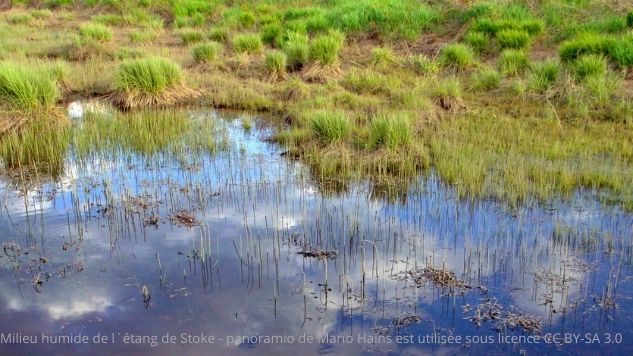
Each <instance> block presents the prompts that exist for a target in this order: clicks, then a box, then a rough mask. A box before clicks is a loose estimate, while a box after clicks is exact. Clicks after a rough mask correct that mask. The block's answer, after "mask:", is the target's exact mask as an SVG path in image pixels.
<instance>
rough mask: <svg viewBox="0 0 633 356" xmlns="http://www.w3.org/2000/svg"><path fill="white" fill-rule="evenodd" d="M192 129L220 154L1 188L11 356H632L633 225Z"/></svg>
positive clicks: (124, 156) (1, 308) (1, 292)
mask: <svg viewBox="0 0 633 356" xmlns="http://www.w3.org/2000/svg"><path fill="white" fill-rule="evenodd" d="M192 115H195V116H197V117H198V118H200V117H203V118H204V119H205V120H217V122H218V125H219V127H222V131H223V134H224V135H225V136H226V137H228V143H229V144H228V147H227V148H226V149H224V150H219V151H218V152H216V153H205V154H196V155H184V156H182V155H180V156H178V157H174V156H172V155H169V154H154V155H151V156H147V155H141V154H138V155H136V154H130V153H123V152H121V153H120V154H119V155H112V154H107V155H105V154H104V155H99V154H95V155H93V156H91V158H90V159H86V158H85V157H84V158H82V159H79V158H77V157H76V156H75V155H74V154H73V152H72V148H71V150H70V151H69V153H68V156H67V158H66V159H65V164H64V169H63V173H62V175H61V176H60V177H57V178H56V179H54V180H51V179H39V180H38V181H37V182H33V181H29V182H26V179H25V178H24V176H23V175H20V174H12V175H4V177H3V179H2V183H1V185H0V197H1V200H0V203H1V213H0V243H1V244H2V248H3V249H2V250H1V251H0V344H1V346H0V348H1V349H2V353H3V354H5V352H6V354H33V353H34V352H46V353H51V354H67V353H68V352H89V351H90V352H97V353H98V354H102V353H114V354H120V353H135V354H138V353H144V352H152V353H155V354H174V353H180V354H214V355H216V354H270V353H276V354H280V355H282V354H288V355H290V354H296V353H304V354H317V353H334V354H360V353H368V352H376V353H379V354H380V353H404V354H430V353H437V354H454V353H462V352H465V353H471V354H484V353H495V354H520V353H527V354H535V353H560V354H593V353H597V352H605V351H604V350H606V352H609V353H611V354H614V355H615V354H631V353H633V320H632V317H633V312H632V311H633V301H631V299H630V298H631V297H630V296H631V295H632V292H633V281H631V280H630V279H631V276H632V275H633V273H632V270H631V262H632V261H631V247H632V238H633V232H632V226H633V215H631V214H628V213H625V212H622V211H620V210H619V209H618V208H614V207H604V206H602V205H600V204H598V203H596V202H595V201H592V200H591V199H589V198H587V196H588V195H586V194H583V193H582V192H579V193H578V194H576V195H575V196H574V197H573V199H572V200H571V201H553V202H550V203H548V204H546V205H543V204H532V205H530V206H525V207H521V208H518V209H510V208H508V207H507V206H505V205H504V204H501V203H498V202H494V201H467V200H466V201H465V200H459V199H457V198H456V195H455V194H454V193H453V191H452V190H451V189H450V188H448V187H446V186H444V185H443V184H441V182H439V181H438V180H437V179H436V178H435V176H434V175H433V174H432V173H429V174H428V175H426V176H424V177H419V178H418V179H416V180H414V181H413V182H412V184H410V185H409V186H408V187H406V188H403V189H401V190H400V192H399V193H398V194H396V195H395V196H394V194H391V193H387V192H385V190H384V189H383V188H382V187H380V186H375V185H372V184H371V183H370V182H355V183H345V184H334V183H332V182H329V183H328V184H324V183H322V182H321V183H317V182H316V180H315V179H314V178H313V177H312V176H311V174H310V172H309V170H308V169H307V168H306V167H303V166H302V165H301V164H300V163H298V162H295V161H291V160H288V159H286V158H285V157H284V156H283V155H281V153H283V151H284V149H283V148H282V147H279V146H276V145H272V144H268V143H266V141H265V140H264V139H265V138H266V137H267V136H268V135H269V134H270V133H271V132H272V131H271V129H270V128H267V127H266V126H265V125H264V124H262V123H260V122H259V121H255V123H256V124H257V125H255V127H253V128H252V129H250V130H244V129H243V128H242V125H241V121H240V117H239V115H229V116H230V117H228V118H220V117H219V116H218V115H217V114H215V113H192ZM78 116H79V117H80V116H81V114H79V115H78ZM79 120H80V119H79ZM338 183H340V182H338ZM392 193H393V192H392Z"/></svg>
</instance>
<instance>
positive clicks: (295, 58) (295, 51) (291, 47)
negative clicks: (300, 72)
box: [283, 32, 309, 69]
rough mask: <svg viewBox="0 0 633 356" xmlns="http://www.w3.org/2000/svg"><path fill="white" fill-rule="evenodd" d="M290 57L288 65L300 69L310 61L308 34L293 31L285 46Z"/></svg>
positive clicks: (287, 55) (284, 48)
mask: <svg viewBox="0 0 633 356" xmlns="http://www.w3.org/2000/svg"><path fill="white" fill-rule="evenodd" d="M283 50H284V53H286V57H287V58H288V66H289V67H290V68H292V69H300V68H301V67H303V65H305V64H306V63H307V62H308V52H309V47H308V36H306V35H302V34H298V33H295V32H291V33H289V34H288V40H287V41H286V43H285V44H284V46H283Z"/></svg>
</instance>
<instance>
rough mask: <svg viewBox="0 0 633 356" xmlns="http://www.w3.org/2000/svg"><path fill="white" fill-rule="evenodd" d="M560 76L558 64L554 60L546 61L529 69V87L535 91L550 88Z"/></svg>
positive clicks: (537, 63)
mask: <svg viewBox="0 0 633 356" xmlns="http://www.w3.org/2000/svg"><path fill="white" fill-rule="evenodd" d="M559 74H560V63H559V62H558V60H556V59H546V60H543V61H540V62H536V63H534V64H533V65H532V66H531V67H530V75H529V82H530V86H531V87H532V88H533V89H536V90H547V89H549V88H551V87H552V86H553V85H554V83H555V82H556V80H558V76H559Z"/></svg>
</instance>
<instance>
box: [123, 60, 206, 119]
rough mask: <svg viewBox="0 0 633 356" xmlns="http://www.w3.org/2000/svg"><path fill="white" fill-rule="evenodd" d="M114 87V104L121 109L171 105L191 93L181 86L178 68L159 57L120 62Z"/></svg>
mask: <svg viewBox="0 0 633 356" xmlns="http://www.w3.org/2000/svg"><path fill="white" fill-rule="evenodd" d="M115 88H116V91H117V95H115V103H116V104H118V105H120V106H122V107H124V108H136V107H142V106H156V105H170V104H175V103H176V102H178V101H181V100H182V99H184V98H186V97H189V96H191V95H192V94H193V91H192V90H190V89H188V88H187V87H185V86H184V85H183V80H182V70H181V69H180V67H179V66H178V65H177V64H175V63H173V62H171V61H170V60H168V59H164V58H160V57H149V58H143V59H136V60H132V61H128V62H124V63H122V64H121V65H120V66H119V69H118V71H117V73H116V79H115Z"/></svg>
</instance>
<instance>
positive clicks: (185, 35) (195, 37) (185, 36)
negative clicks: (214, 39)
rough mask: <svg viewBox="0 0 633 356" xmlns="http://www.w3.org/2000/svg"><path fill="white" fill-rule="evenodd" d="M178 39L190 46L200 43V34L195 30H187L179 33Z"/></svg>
mask: <svg viewBox="0 0 633 356" xmlns="http://www.w3.org/2000/svg"><path fill="white" fill-rule="evenodd" d="M180 38H181V39H182V42H183V43H184V44H191V43H196V42H200V41H202V38H203V36H202V32H200V31H196V30H188V31H183V32H181V33H180Z"/></svg>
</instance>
